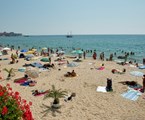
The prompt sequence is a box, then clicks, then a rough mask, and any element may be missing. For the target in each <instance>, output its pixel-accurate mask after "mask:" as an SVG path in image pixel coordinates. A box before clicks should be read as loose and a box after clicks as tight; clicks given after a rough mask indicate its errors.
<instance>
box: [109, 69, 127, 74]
mask: <svg viewBox="0 0 145 120" xmlns="http://www.w3.org/2000/svg"><path fill="white" fill-rule="evenodd" d="M111 72H112V73H113V74H115V73H117V74H124V73H125V72H126V69H123V70H122V71H121V70H118V69H112V71H111Z"/></svg>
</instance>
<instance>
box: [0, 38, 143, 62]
mask: <svg viewBox="0 0 145 120" xmlns="http://www.w3.org/2000/svg"><path fill="white" fill-rule="evenodd" d="M0 45H4V46H11V45H14V46H15V49H18V46H20V48H21V49H22V48H23V49H28V48H32V47H34V48H36V49H38V51H40V50H41V48H42V47H49V48H53V49H56V48H63V49H64V50H65V51H66V53H68V54H69V53H70V52H71V51H72V50H73V49H75V48H81V49H84V50H96V52H97V55H99V54H100V53H101V52H104V53H105V57H106V58H107V57H109V55H110V53H114V52H116V53H117V56H119V55H124V53H122V52H121V51H124V52H131V51H132V52H135V55H132V56H129V59H130V60H136V61H137V62H140V63H142V59H143V58H145V35H73V37H72V38H67V37H66V36H65V35H48V36H47V35H46V36H29V37H24V36H18V37H0ZM87 56H92V54H91V53H89V54H87Z"/></svg>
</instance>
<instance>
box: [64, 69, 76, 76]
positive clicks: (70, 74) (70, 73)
mask: <svg viewBox="0 0 145 120" xmlns="http://www.w3.org/2000/svg"><path fill="white" fill-rule="evenodd" d="M64 76H65V77H75V76H76V73H75V71H74V70H72V72H67V73H66V74H65V75H64Z"/></svg>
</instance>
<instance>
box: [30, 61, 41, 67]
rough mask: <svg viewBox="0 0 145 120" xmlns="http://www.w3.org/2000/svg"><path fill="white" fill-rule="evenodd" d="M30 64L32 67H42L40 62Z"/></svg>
mask: <svg viewBox="0 0 145 120" xmlns="http://www.w3.org/2000/svg"><path fill="white" fill-rule="evenodd" d="M31 65H32V66H33V67H37V68H42V67H43V65H42V64H41V63H37V62H34V63H31Z"/></svg>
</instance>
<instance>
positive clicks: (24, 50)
mask: <svg viewBox="0 0 145 120" xmlns="http://www.w3.org/2000/svg"><path fill="white" fill-rule="evenodd" d="M27 51H28V50H26V49H23V50H21V51H20V52H27Z"/></svg>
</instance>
